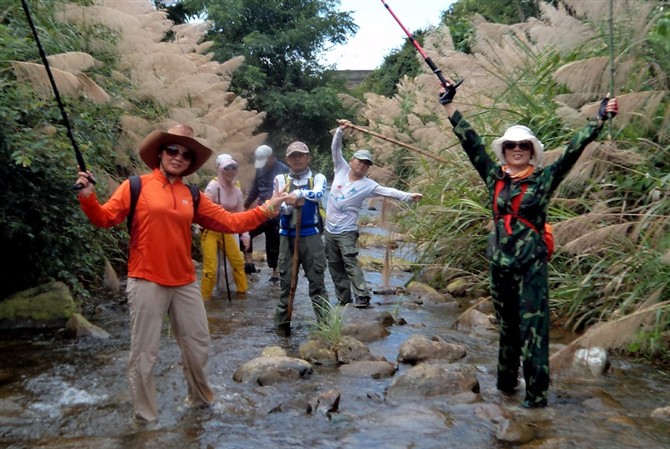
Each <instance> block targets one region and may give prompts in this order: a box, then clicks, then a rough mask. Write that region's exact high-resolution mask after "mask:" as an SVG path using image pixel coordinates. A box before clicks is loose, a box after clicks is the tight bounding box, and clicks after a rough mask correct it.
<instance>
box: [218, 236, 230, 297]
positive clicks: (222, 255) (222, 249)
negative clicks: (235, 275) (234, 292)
mask: <svg viewBox="0 0 670 449" xmlns="http://www.w3.org/2000/svg"><path fill="white" fill-rule="evenodd" d="M221 240H222V241H221V242H216V244H217V246H218V247H219V265H223V279H224V280H225V282H226V291H227V292H228V302H232V299H231V296H230V284H229V283H228V264H227V263H226V235H225V234H224V233H221ZM219 274H221V270H220V268H219ZM219 287H220V286H219Z"/></svg>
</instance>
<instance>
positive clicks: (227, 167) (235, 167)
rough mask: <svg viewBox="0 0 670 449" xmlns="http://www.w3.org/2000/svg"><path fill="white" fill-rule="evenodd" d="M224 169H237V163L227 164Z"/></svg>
mask: <svg viewBox="0 0 670 449" xmlns="http://www.w3.org/2000/svg"><path fill="white" fill-rule="evenodd" d="M223 170H224V171H231V170H237V165H235V164H232V165H228V166H226V167H223Z"/></svg>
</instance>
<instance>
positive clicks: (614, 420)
mask: <svg viewBox="0 0 670 449" xmlns="http://www.w3.org/2000/svg"><path fill="white" fill-rule="evenodd" d="M607 423H608V424H614V425H617V426H620V427H621V426H623V427H635V421H633V419H632V418H630V417H628V416H625V415H614V416H610V417H609V418H607Z"/></svg>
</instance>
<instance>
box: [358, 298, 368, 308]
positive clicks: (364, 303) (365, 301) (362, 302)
mask: <svg viewBox="0 0 670 449" xmlns="http://www.w3.org/2000/svg"><path fill="white" fill-rule="evenodd" d="M354 307H356V308H357V309H365V308H367V307H370V298H356V302H354Z"/></svg>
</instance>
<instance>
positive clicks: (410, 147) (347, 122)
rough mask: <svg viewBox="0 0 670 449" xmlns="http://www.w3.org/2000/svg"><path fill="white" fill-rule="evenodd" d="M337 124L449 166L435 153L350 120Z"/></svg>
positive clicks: (338, 121)
mask: <svg viewBox="0 0 670 449" xmlns="http://www.w3.org/2000/svg"><path fill="white" fill-rule="evenodd" d="M337 123H339V124H340V125H343V126H346V127H348V128H351V129H355V130H356V131H360V132H363V133H366V134H369V135H371V136H374V137H377V138H379V139H382V140H385V141H387V142H391V143H394V144H396V145H400V146H401V147H404V148H407V149H408V150H410V151H414V152H415V153H419V154H421V155H422V156H426V157H427V158H430V159H433V160H435V161H438V162H442V163H443V164H448V163H449V161H448V160H447V159H444V158H442V157H440V156H437V155H435V154H433V153H430V152H428V151H425V150H422V149H420V148H417V147H415V146H412V145H409V144H407V143H404V142H401V141H399V140H396V139H392V138H390V137H386V136H384V135H382V134H379V133H377V132H374V131H370V130H369V129H366V128H363V127H361V126H358V125H354V124H353V123H351V122H350V121H348V120H342V119H340V120H337Z"/></svg>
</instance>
